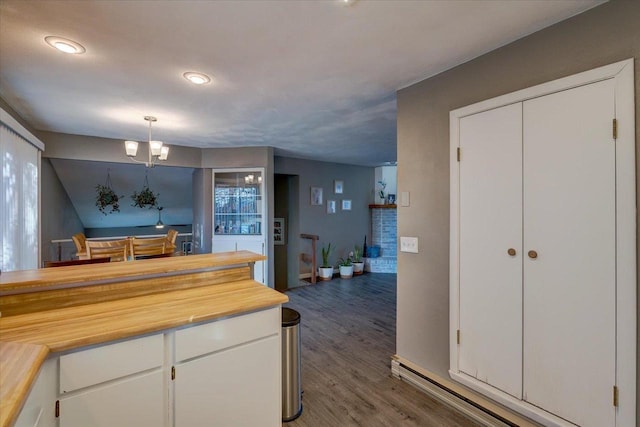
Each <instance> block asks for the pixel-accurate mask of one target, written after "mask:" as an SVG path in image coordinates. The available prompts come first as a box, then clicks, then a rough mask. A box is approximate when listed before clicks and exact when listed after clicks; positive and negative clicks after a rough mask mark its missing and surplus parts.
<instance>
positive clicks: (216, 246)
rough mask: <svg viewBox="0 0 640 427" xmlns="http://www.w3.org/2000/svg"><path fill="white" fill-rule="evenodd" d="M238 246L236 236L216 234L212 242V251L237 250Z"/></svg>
mask: <svg viewBox="0 0 640 427" xmlns="http://www.w3.org/2000/svg"><path fill="white" fill-rule="evenodd" d="M235 251H237V248H236V240H235V239H234V238H229V237H226V236H225V237H219V236H215V237H214V238H213V242H212V244H211V252H213V253H214V254H215V253H218V252H235Z"/></svg>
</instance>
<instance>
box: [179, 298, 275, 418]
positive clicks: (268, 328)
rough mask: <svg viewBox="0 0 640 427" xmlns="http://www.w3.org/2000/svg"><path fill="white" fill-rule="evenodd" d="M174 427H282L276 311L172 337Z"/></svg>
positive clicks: (209, 325) (227, 320)
mask: <svg viewBox="0 0 640 427" xmlns="http://www.w3.org/2000/svg"><path fill="white" fill-rule="evenodd" d="M175 345H176V350H175V354H176V361H177V363H176V366H175V380H174V386H175V389H174V395H175V412H174V414H175V415H174V416H175V426H176V427H198V426H203V427H214V426H240V425H241V426H245V427H252V426H255V427H263V426H264V427H268V426H274V427H275V426H280V425H281V416H282V413H281V412H282V405H281V399H282V397H281V394H282V393H281V387H282V385H281V369H282V367H281V364H282V362H281V338H280V309H279V308H275V309H269V310H263V311H259V312H256V313H251V314H247V315H244V316H239V317H232V318H229V319H225V320H220V321H218V322H213V323H209V324H204V325H199V326H194V327H191V328H187V329H184V330H179V331H177V332H176V337H175Z"/></svg>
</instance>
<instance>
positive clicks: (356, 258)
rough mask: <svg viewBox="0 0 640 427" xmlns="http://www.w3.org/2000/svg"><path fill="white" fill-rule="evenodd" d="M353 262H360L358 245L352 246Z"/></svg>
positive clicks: (360, 255) (360, 256) (360, 253)
mask: <svg viewBox="0 0 640 427" xmlns="http://www.w3.org/2000/svg"><path fill="white" fill-rule="evenodd" d="M353 262H362V250H361V249H360V246H358V245H355V246H354V247H353Z"/></svg>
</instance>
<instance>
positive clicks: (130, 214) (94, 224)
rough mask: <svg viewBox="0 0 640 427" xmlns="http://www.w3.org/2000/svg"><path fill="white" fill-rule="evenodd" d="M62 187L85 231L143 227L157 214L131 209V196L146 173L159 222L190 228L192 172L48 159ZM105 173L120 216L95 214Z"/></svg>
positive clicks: (177, 169) (139, 186)
mask: <svg viewBox="0 0 640 427" xmlns="http://www.w3.org/2000/svg"><path fill="white" fill-rule="evenodd" d="M50 160H51V164H52V165H53V168H54V169H55V171H56V173H57V174H58V177H59V178H60V181H61V182H62V185H63V186H64V188H65V190H66V191H67V194H68V195H69V197H70V198H71V202H72V203H73V205H74V207H75V208H76V211H77V212H78V215H79V217H80V220H81V221H82V223H83V225H84V226H85V228H111V227H123V226H127V227H137V226H140V227H145V226H150V225H155V224H156V223H157V222H158V211H157V210H155V209H152V210H149V209H141V208H138V207H133V206H132V204H133V201H132V200H131V195H132V194H133V192H134V191H137V192H140V190H141V189H142V187H143V184H144V179H145V171H148V181H149V188H150V189H151V190H152V191H153V192H154V193H158V194H159V197H158V201H159V204H160V206H162V207H163V209H162V214H161V215H162V222H163V223H164V224H166V225H183V224H191V222H192V221H193V199H192V181H191V177H192V174H193V169H191V168H179V167H170V166H156V167H154V168H151V169H147V168H145V167H144V166H141V165H135V164H123V163H107V162H90V161H84V160H66V159H50ZM107 173H109V175H110V177H111V185H112V188H113V189H114V191H115V192H116V193H117V195H118V196H124V197H123V198H122V199H121V200H120V212H115V213H111V214H108V215H103V214H102V213H100V212H99V211H98V208H97V206H96V204H95V202H96V185H98V184H103V185H104V184H105V182H106V179H107Z"/></svg>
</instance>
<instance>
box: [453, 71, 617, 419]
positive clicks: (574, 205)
mask: <svg viewBox="0 0 640 427" xmlns="http://www.w3.org/2000/svg"><path fill="white" fill-rule="evenodd" d="M614 117H615V111H614V81H613V80H605V81H602V82H599V83H594V84H590V85H587V86H582V87H579V88H575V89H571V90H567V91H563V92H559V93H555V94H552V95H548V96H544V97H541V98H536V99H533V100H530V101H526V102H525V103H524V125H523V128H524V134H523V135H524V207H525V208H524V250H525V251H526V252H528V251H536V252H537V258H536V259H532V258H530V257H528V256H526V255H525V256H526V257H525V259H524V399H525V400H527V401H528V402H530V403H532V404H534V405H536V406H539V407H542V408H545V409H546V410H548V411H550V412H552V413H554V414H556V415H558V416H560V417H563V418H565V419H567V420H569V421H571V422H573V423H576V424H579V425H581V426H613V425H615V408H614V406H613V405H612V389H613V385H614V384H615V369H616V365H615V360H616V359H615V351H616V342H615V328H616V314H615V313H616V312H615V310H616V306H615V295H616V241H615V237H616V214H615V207H616V201H615V194H616V191H615V189H616V187H615V185H616V183H615V177H616V175H615V167H616V164H615V141H614V140H613V138H612V132H611V123H612V119H613V118H614ZM463 232H464V231H463Z"/></svg>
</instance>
